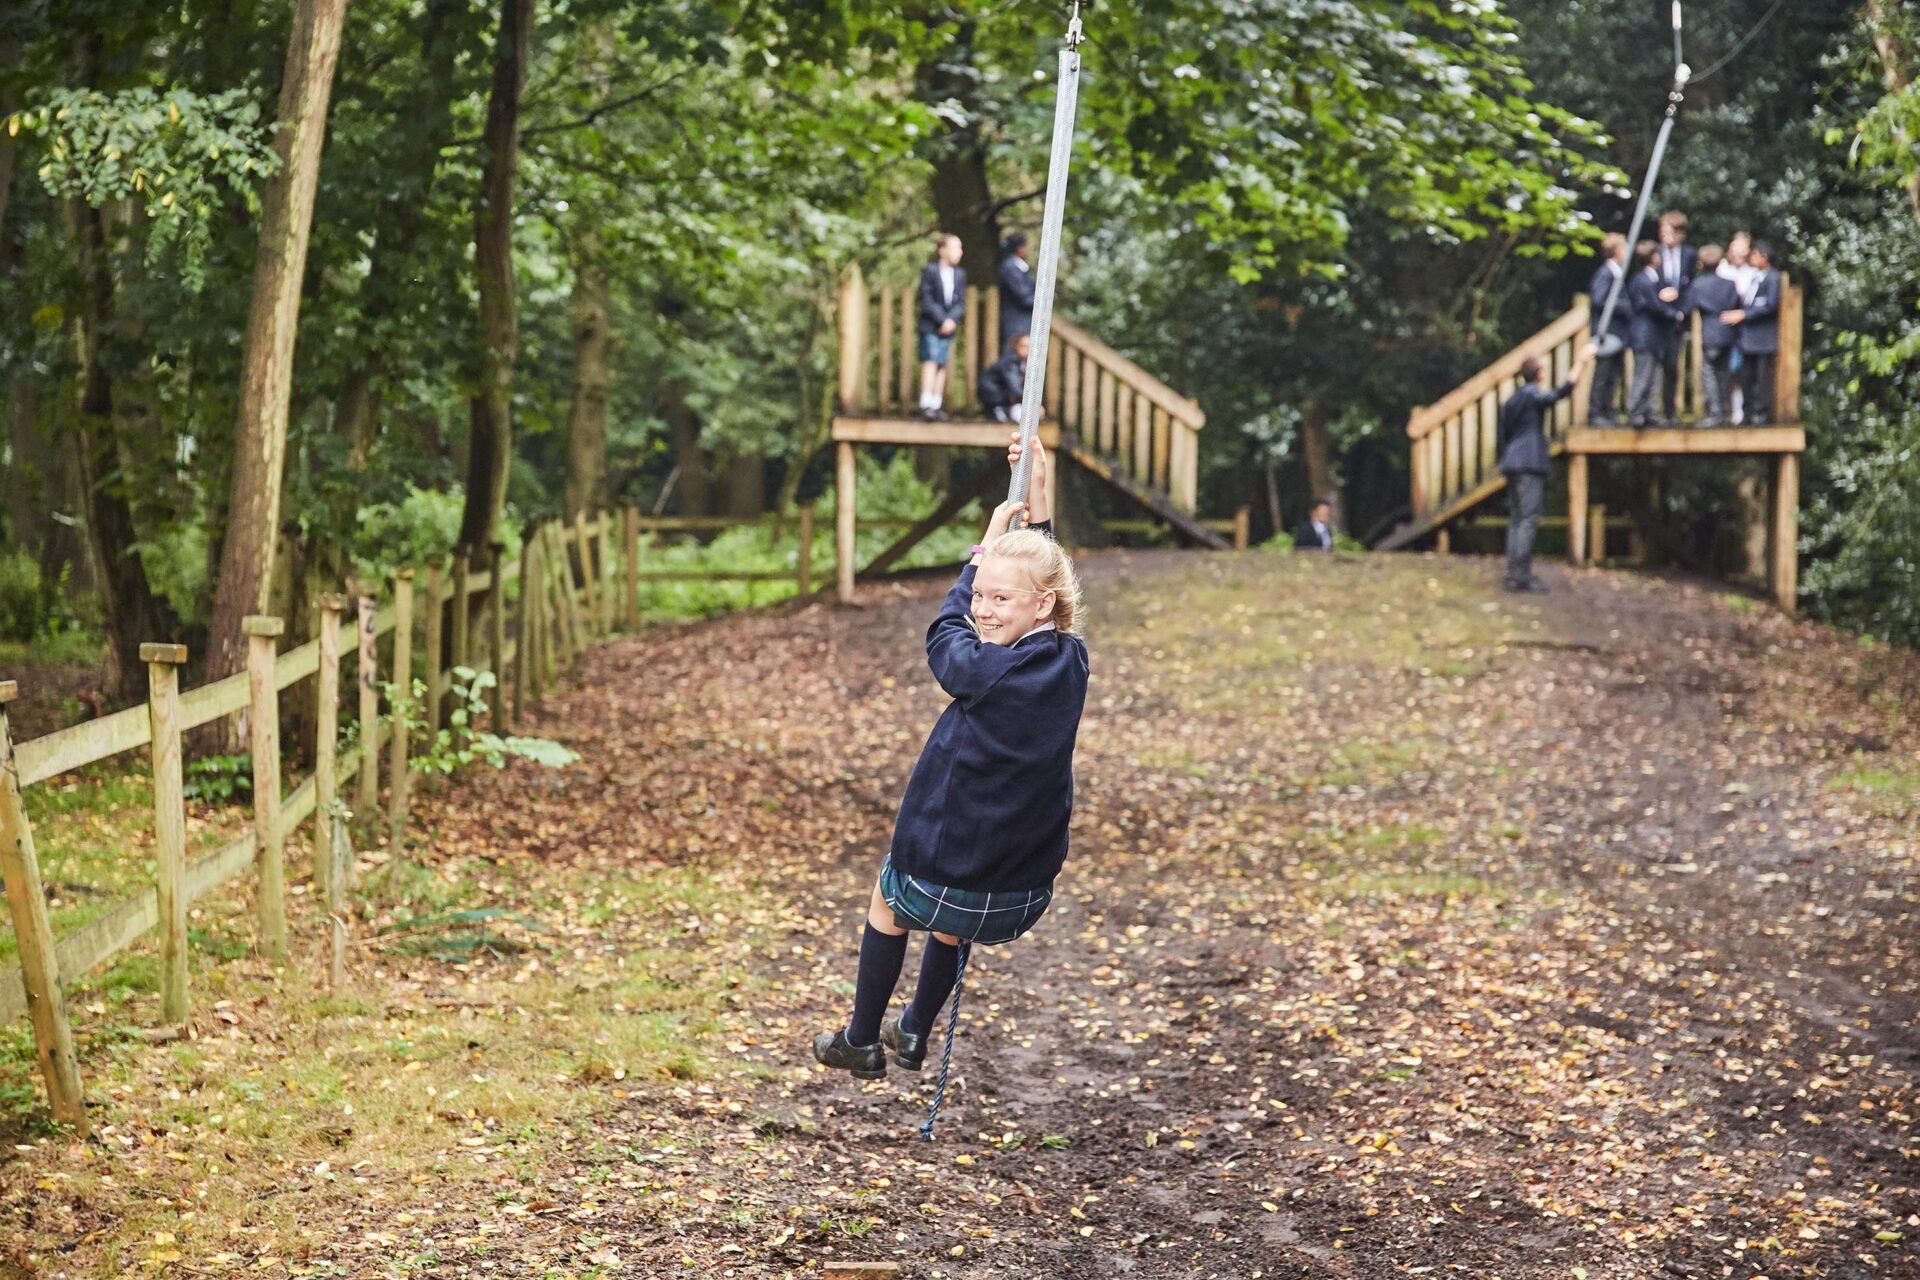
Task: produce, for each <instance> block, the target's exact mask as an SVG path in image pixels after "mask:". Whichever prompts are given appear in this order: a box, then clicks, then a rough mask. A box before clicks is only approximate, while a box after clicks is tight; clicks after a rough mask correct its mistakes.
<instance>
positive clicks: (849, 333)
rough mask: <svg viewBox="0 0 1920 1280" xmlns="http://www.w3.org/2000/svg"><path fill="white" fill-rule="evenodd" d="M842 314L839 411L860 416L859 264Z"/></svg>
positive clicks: (862, 316)
mask: <svg viewBox="0 0 1920 1280" xmlns="http://www.w3.org/2000/svg"><path fill="white" fill-rule="evenodd" d="M839 311H840V408H841V409H842V410H844V411H845V412H847V413H859V412H860V411H861V410H862V409H864V408H866V405H867V281H866V277H865V276H863V275H861V274H860V264H859V263H857V262H849V263H848V264H847V269H846V271H845V272H843V273H842V274H841V276H840V306H839ZM629 545H631V544H629ZM634 625H636V626H638V624H637V623H636V624H634Z"/></svg>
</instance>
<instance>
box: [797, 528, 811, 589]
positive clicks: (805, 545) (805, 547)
mask: <svg viewBox="0 0 1920 1280" xmlns="http://www.w3.org/2000/svg"><path fill="white" fill-rule="evenodd" d="M799 568H800V594H801V595H803V596H804V595H808V594H810V593H811V592H812V591H813V508H812V507H810V506H804V507H801V508H800V566H799Z"/></svg>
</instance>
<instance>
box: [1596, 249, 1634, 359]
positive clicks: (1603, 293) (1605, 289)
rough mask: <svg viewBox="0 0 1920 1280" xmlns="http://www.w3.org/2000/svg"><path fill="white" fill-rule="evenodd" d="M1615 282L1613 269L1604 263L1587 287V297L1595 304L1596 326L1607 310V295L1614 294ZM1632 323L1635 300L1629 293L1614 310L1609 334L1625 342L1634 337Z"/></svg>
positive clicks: (1608, 328) (1622, 295) (1621, 298)
mask: <svg viewBox="0 0 1920 1280" xmlns="http://www.w3.org/2000/svg"><path fill="white" fill-rule="evenodd" d="M1613 280H1614V276H1613V269H1612V268H1611V267H1609V266H1608V265H1607V264H1606V263H1604V262H1603V263H1601V264H1600V269H1599V270H1598V271H1595V272H1594V273H1593V283H1592V284H1590V285H1588V286H1587V296H1588V297H1589V298H1590V299H1592V302H1593V321H1592V323H1594V324H1599V323H1600V313H1601V312H1603V311H1605V310H1606V309H1607V295H1608V294H1611V293H1612V292H1613ZM1632 321H1633V299H1632V298H1631V297H1630V296H1629V294H1628V293H1622V294H1621V295H1620V305H1618V306H1616V307H1615V308H1614V309H1613V320H1612V322H1611V323H1610V324H1608V325H1607V332H1608V333H1611V334H1612V335H1613V336H1614V337H1616V338H1618V339H1620V341H1622V342H1625V341H1627V339H1628V338H1630V337H1631V336H1632V332H1633V330H1632ZM1595 336H1596V337H1597V336H1598V335H1595Z"/></svg>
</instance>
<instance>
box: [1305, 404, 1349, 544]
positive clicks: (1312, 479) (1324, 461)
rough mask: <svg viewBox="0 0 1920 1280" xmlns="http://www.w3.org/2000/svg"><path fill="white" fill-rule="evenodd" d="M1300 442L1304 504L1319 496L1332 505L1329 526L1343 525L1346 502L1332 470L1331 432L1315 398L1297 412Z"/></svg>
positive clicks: (1318, 499)
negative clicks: (1304, 470) (1304, 465)
mask: <svg viewBox="0 0 1920 1280" xmlns="http://www.w3.org/2000/svg"><path fill="white" fill-rule="evenodd" d="M1300 445H1301V452H1302V453H1304V454H1305V455H1306V463H1307V504H1308V506H1312V505H1313V504H1314V503H1316V502H1319V501H1320V500H1321V499H1323V498H1324V499H1326V500H1327V501H1328V502H1330V503H1332V504H1333V527H1334V528H1336V529H1344V528H1346V527H1347V522H1346V512H1345V511H1344V510H1343V508H1344V507H1345V506H1346V503H1345V502H1344V501H1343V500H1342V499H1341V496H1340V477H1339V475H1338V474H1337V473H1336V471H1335V466H1334V450H1333V432H1332V431H1330V430H1329V429H1328V428H1327V415H1326V410H1325V409H1323V408H1321V406H1320V404H1319V402H1318V401H1313V400H1309V401H1308V402H1307V403H1306V405H1305V406H1304V407H1302V409H1301V411H1300Z"/></svg>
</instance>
